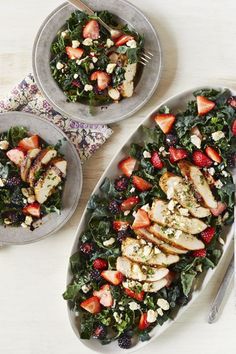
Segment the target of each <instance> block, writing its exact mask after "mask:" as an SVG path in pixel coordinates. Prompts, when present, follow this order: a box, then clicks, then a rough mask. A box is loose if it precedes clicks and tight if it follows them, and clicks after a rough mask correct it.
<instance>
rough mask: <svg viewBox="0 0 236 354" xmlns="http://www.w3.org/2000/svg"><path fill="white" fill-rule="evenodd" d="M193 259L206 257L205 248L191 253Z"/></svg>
mask: <svg viewBox="0 0 236 354" xmlns="http://www.w3.org/2000/svg"><path fill="white" fill-rule="evenodd" d="M192 256H193V257H206V250H205V248H202V249H200V250H196V251H194V252H192Z"/></svg>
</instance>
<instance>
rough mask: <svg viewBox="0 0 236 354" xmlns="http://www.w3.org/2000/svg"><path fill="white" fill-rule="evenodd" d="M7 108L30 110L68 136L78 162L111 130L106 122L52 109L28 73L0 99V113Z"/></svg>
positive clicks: (101, 141) (102, 140)
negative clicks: (84, 120) (90, 121)
mask: <svg viewBox="0 0 236 354" xmlns="http://www.w3.org/2000/svg"><path fill="white" fill-rule="evenodd" d="M8 111H24V112H29V113H33V114H36V115H39V116H41V117H43V118H45V119H48V120H49V121H50V122H52V123H54V124H55V125H56V126H58V127H59V128H60V129H61V130H62V131H63V132H64V133H65V134H66V135H67V136H68V138H69V139H70V141H71V142H72V143H73V145H74V146H75V148H76V150H77V151H78V153H79V156H80V159H81V161H82V162H83V161H84V160H86V159H88V158H89V157H90V156H91V155H92V154H93V153H94V152H95V151H96V150H97V149H99V148H100V146H101V145H102V144H103V143H105V141H106V140H107V139H108V138H109V137H110V136H111V134H112V130H111V129H110V128H109V127H108V126H106V125H98V124H85V123H80V122H78V121H74V120H72V119H69V118H66V117H63V116H62V115H61V114H60V113H58V112H56V111H55V110H54V109H53V107H52V106H51V104H50V103H49V102H48V101H47V100H46V99H45V98H44V97H43V95H42V93H41V92H40V90H39V89H38V87H37V85H36V83H35V81H34V78H33V76H32V75H31V74H29V75H28V76H27V77H26V78H25V79H24V80H23V81H22V82H21V83H19V84H18V85H17V86H16V87H14V88H13V90H12V91H11V93H10V95H9V96H8V97H6V98H5V99H3V100H0V113H3V112H8Z"/></svg>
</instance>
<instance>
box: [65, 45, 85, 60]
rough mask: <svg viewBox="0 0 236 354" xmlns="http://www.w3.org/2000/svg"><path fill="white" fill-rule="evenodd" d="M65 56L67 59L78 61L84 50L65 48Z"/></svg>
mask: <svg viewBox="0 0 236 354" xmlns="http://www.w3.org/2000/svg"><path fill="white" fill-rule="evenodd" d="M66 54H67V55H68V57H69V59H80V58H81V57H82V55H83V54H84V50H83V49H82V48H72V47H66Z"/></svg>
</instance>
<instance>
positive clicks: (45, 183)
mask: <svg viewBox="0 0 236 354" xmlns="http://www.w3.org/2000/svg"><path fill="white" fill-rule="evenodd" d="M60 182H61V176H60V171H59V170H58V168H56V167H55V166H52V167H49V168H48V169H47V171H46V172H45V174H44V175H43V176H42V177H41V178H40V179H39V181H38V182H37V183H36V184H35V187H34V192H35V198H36V200H37V202H39V203H40V204H43V203H44V202H46V200H47V199H48V197H49V196H50V195H51V194H52V193H53V191H54V188H55V187H56V186H58V184H59V183H60Z"/></svg>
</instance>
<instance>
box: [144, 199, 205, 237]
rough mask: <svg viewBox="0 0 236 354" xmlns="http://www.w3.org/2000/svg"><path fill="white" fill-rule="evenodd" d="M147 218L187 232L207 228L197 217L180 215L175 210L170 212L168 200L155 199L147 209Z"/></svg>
mask: <svg viewBox="0 0 236 354" xmlns="http://www.w3.org/2000/svg"><path fill="white" fill-rule="evenodd" d="M149 218H150V219H151V220H152V221H154V222H156V223H158V224H160V225H163V226H169V227H173V228H174V229H178V230H182V231H184V232H186V233H188V234H193V235H194V234H198V233H200V232H202V231H203V230H205V229H206V228H207V225H206V224H205V223H204V222H203V221H201V220H199V219H197V218H190V217H186V216H182V215H180V214H179V213H178V212H177V211H176V212H174V213H171V211H170V210H169V209H168V202H165V201H164V200H159V199H156V200H154V202H153V204H152V208H151V210H150V211H149Z"/></svg>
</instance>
